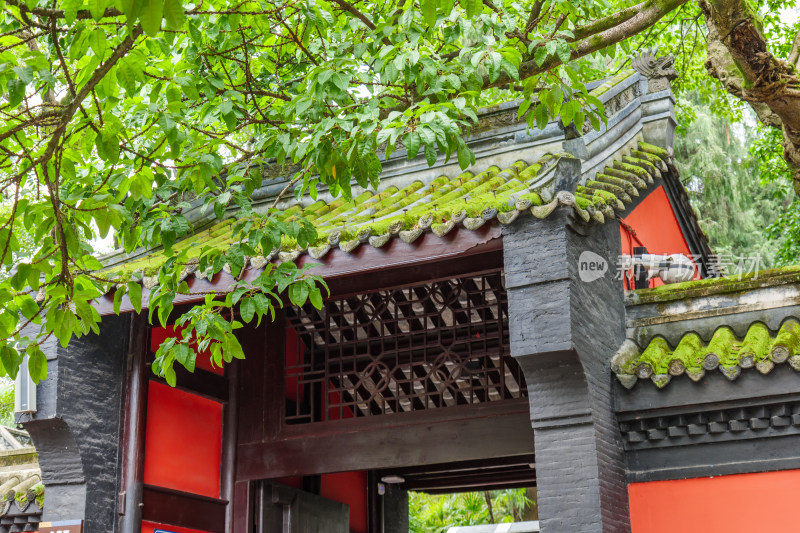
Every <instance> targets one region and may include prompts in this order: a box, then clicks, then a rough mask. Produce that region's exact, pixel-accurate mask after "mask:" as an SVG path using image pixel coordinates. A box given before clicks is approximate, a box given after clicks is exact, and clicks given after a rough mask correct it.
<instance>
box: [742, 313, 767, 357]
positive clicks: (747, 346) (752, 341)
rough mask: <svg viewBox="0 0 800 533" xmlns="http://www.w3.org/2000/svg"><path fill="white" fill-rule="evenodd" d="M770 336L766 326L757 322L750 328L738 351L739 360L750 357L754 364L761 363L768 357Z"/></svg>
mask: <svg viewBox="0 0 800 533" xmlns="http://www.w3.org/2000/svg"><path fill="white" fill-rule="evenodd" d="M769 345H770V336H769V330H768V329H767V326H765V325H764V324H761V323H760V322H757V323H755V324H753V325H751V326H750V328H749V329H748V330H747V335H745V337H744V341H742V346H741V348H740V349H739V359H742V358H743V357H752V358H753V360H754V361H755V362H758V361H763V360H764V359H766V358H767V356H768V355H769V347H770V346H769Z"/></svg>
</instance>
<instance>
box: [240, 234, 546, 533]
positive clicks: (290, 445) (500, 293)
mask: <svg viewBox="0 0 800 533" xmlns="http://www.w3.org/2000/svg"><path fill="white" fill-rule="evenodd" d="M478 252H483V253H478ZM498 252H499V251H498V250H497V249H496V243H492V244H487V245H484V246H483V248H482V249H481V248H479V249H478V250H475V251H474V252H473V254H470V256H469V257H467V258H465V259H464V260H463V261H461V262H460V263H459V264H457V265H456V264H453V263H446V264H444V263H443V264H431V265H429V266H430V268H418V267H417V268H414V269H413V271H412V270H407V269H399V270H396V271H393V272H388V273H384V275H383V276H380V277H373V278H362V279H360V280H353V279H350V280H348V281H345V282H343V283H339V282H332V283H331V289H332V296H331V298H329V299H328V300H326V301H325V303H324V306H323V308H322V309H320V310H317V309H314V308H313V307H312V306H311V305H306V306H304V307H302V308H296V307H295V308H287V309H286V310H285V312H284V314H283V316H282V317H281V319H280V320H278V321H276V322H275V323H273V324H270V325H268V326H266V327H265V328H263V329H264V330H263V332H262V333H261V334H260V335H261V336H260V337H259V335H258V334H256V335H251V336H248V337H247V339H248V340H247V343H248V345H247V346H246V347H245V349H246V350H248V357H247V359H246V360H245V361H244V362H243V368H242V369H241V373H240V380H241V381H240V384H239V389H238V390H239V398H240V402H241V399H242V398H248V401H247V402H241V403H240V406H241V407H240V411H239V422H238V423H239V432H238V436H239V439H238V440H239V443H238V450H237V478H238V479H237V482H236V497H235V500H234V501H235V505H236V509H235V510H234V522H235V528H234V531H237V532H238V531H242V532H258V533H261V532H266V531H271V530H270V529H269V528H266V529H265V527H266V526H265V525H264V524H263V523H260V521H263V519H261V518H260V516H262V514H263V512H262V511H260V510H259V509H263V508H264V505H265V504H264V501H265V500H264V496H263V494H264V490H265V489H264V487H265V486H266V487H274V485H273V483H274V482H275V481H278V482H280V483H288V484H294V485H295V486H296V487H301V488H307V489H309V490H310V491H315V492H317V493H319V484H320V481H319V479H320V477H321V479H322V484H323V485H325V483H326V481H325V480H326V479H327V476H331V475H336V474H335V473H337V472H349V473H364V474H365V475H364V477H363V478H361V479H363V480H366V483H365V484H363V485H360V486H361V489H360V490H363V491H364V497H365V498H366V500H367V501H368V505H367V512H368V516H367V517H366V519H367V520H366V523H365V525H366V529H363V531H364V532H365V533H366V531H370V532H379V531H397V530H395V529H392V527H393V526H389V525H388V523H390V522H391V523H395V522H396V520H395V519H396V517H390V516H387V515H388V514H389V513H390V511H387V510H386V509H387V506H386V505H384V504H383V502H382V501H381V500H382V499H383V496H382V495H381V494H379V493H378V484H379V482H380V480H381V479H386V480H390V481H391V480H394V482H395V485H393V486H391V487H389V488H388V490H390V491H391V490H394V491H395V494H396V493H397V492H398V491H401V494H402V495H403V496H404V495H405V490H409V489H410V490H426V491H429V492H455V491H460V490H484V489H493V488H504V487H505V488H509V487H521V486H532V485H535V470H534V457H533V432H532V430H531V425H530V419H529V416H530V415H529V409H528V401H527V389H526V385H525V379H524V377H523V375H522V371H521V369H520V367H519V366H518V364H517V363H516V361H515V360H514V359H513V358H512V357H511V356H510V353H509V335H508V305H507V297H506V291H505V288H504V280H503V272H502V268H501V266H500V265H501V264H502V257H501V255H500V254H499V253H498ZM392 281H395V283H393V282H392ZM375 282H377V283H375ZM259 338H260V339H262V340H261V341H259ZM256 350H258V351H261V352H262V353H263V355H259V354H252V353H251V352H253V351H256ZM250 420H259V421H261V420H263V421H264V423H263V424H251V423H249V422H248V421H250ZM314 479H316V480H317V481H316V485H315V483H314V481H313V480H314ZM339 479H342V480H343V481H342V483H344V484H347V483H348V481H347V479H346V478H339ZM266 480H271V481H266ZM356 484H359V483H358V482H356ZM267 490H268V491H269V490H273V489H269V488H268V489H267ZM343 490H344V489H343ZM348 490H350V489H348ZM326 505H328V503H322V502H320V503H319V506H320V508H322V507H324V506H326ZM382 509H384V511H383V512H382ZM254 510H255V511H254ZM356 511H357V510H356V509H351V513H353V512H356ZM400 512H402V510H401V511H400ZM406 512H407V511H406ZM406 519H407V517H406ZM359 520H360V519H359V518H358V517H356V516H353V515H352V514H351V520H350V530H351V531H359V527H358V525H359V524H360V522H359ZM384 523H386V524H387V525H386V526H385V527H384ZM287 527H289V526H287ZM308 527H311V528H312V529H309V530H308V531H313V527H314V526H308ZM290 530H291V531H295V530H293V529H286V531H290ZM297 531H303V532H305V531H306V530H303V529H299V530H297ZM329 531H331V532H332V531H334V530H333V529H330V530H329Z"/></svg>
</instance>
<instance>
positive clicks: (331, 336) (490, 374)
mask: <svg viewBox="0 0 800 533" xmlns="http://www.w3.org/2000/svg"><path fill="white" fill-rule="evenodd" d="M289 319H290V323H291V325H292V326H293V327H294V328H295V330H296V331H297V332H298V336H297V339H298V340H297V343H298V346H297V352H296V353H297V357H296V360H293V359H288V358H287V365H286V376H285V377H286V388H287V397H288V398H294V399H296V401H288V400H287V406H286V423H288V424H298V423H308V422H319V421H328V420H341V419H347V418H354V417H363V416H374V415H384V414H391V413H400V412H410V411H419V410H424V409H434V408H441V407H449V406H456V405H474V404H479V403H484V402H491V401H498V400H505V399H512V398H520V397H524V396H526V395H527V390H526V388H525V382H524V379H523V376H522V371H521V370H520V368H519V366H518V365H517V363H516V361H515V360H514V359H513V358H512V357H510V356H509V350H508V306H507V297H506V292H505V289H504V287H503V276H502V273H501V272H500V271H494V272H490V273H487V274H483V275H478V276H469V277H462V278H457V279H450V280H444V281H436V282H431V283H425V284H419V285H415V286H410V287H404V288H402V289H390V290H379V291H373V292H367V293H364V294H360V295H358V296H353V297H349V298H341V299H331V300H328V301H326V302H325V305H324V307H323V309H322V310H319V311H318V310H316V309H314V308H313V307H311V306H305V307H303V308H294V309H293V310H291V311H290V312H289ZM290 351H291V350H290ZM325 391H327V392H325Z"/></svg>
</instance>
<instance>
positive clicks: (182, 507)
mask: <svg viewBox="0 0 800 533" xmlns="http://www.w3.org/2000/svg"><path fill="white" fill-rule="evenodd" d="M142 503H143V506H142V515H143V518H144V520H148V521H150V522H156V523H158V524H167V525H170V526H178V527H186V528H190V529H201V530H203V531H208V532H209V533H225V508H226V507H227V504H228V502H227V501H225V500H219V499H216V498H209V497H206V496H198V495H196V494H190V493H188V492H181V491H177V490H172V489H166V488H163V487H156V486H153V485H145V486H144V498H143V499H142Z"/></svg>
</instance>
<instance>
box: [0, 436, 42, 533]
mask: <svg viewBox="0 0 800 533" xmlns="http://www.w3.org/2000/svg"><path fill="white" fill-rule="evenodd" d="M0 446H2V450H0V533H12V532H17V531H36V530H38V529H39V521H40V520H41V517H42V508H43V507H44V485H42V472H41V470H40V469H39V463H38V461H37V459H36V449H35V448H34V447H33V446H32V445H31V442H30V437H29V436H28V434H27V432H25V431H21V430H18V429H14V428H7V427H3V426H0Z"/></svg>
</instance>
